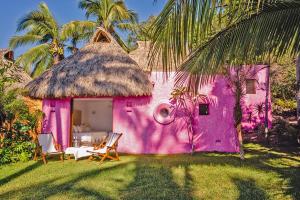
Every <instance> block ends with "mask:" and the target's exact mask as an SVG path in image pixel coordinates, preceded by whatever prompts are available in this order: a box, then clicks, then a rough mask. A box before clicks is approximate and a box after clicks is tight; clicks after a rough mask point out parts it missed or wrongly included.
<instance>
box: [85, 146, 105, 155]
mask: <svg viewBox="0 0 300 200" xmlns="http://www.w3.org/2000/svg"><path fill="white" fill-rule="evenodd" d="M106 150H107V147H104V148H101V149H97V150H92V151H88V152H90V153H94V154H97V153H100V154H105V153H106Z"/></svg>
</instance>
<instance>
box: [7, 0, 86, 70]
mask: <svg viewBox="0 0 300 200" xmlns="http://www.w3.org/2000/svg"><path fill="white" fill-rule="evenodd" d="M75 26H76V27H77V26H79V27H81V26H83V25H82V24H80V23H75V22H70V23H68V24H65V25H64V26H63V27H62V26H60V25H59V24H58V23H57V21H56V20H55V18H54V16H53V14H52V13H51V11H50V10H49V8H48V6H47V4H45V3H40V4H39V6H38V9H37V10H34V11H31V12H29V13H28V14H27V15H25V16H24V17H23V18H21V20H20V21H19V22H18V26H17V32H21V35H16V36H13V37H12V38H11V39H10V42H9V46H10V48H13V49H14V48H17V47H20V46H26V45H31V46H33V47H32V48H30V49H29V50H27V51H26V52H25V53H24V54H22V55H21V56H20V57H19V58H18V59H17V62H18V63H19V64H20V65H21V66H23V67H24V68H25V70H26V71H28V72H29V73H31V75H32V76H37V75H39V74H41V73H42V72H43V71H44V70H46V69H48V68H49V67H51V66H52V65H53V64H55V63H57V62H59V61H60V60H62V59H63V58H64V48H65V41H67V40H71V42H72V43H73V45H75V43H76V42H78V41H79V40H81V39H82V36H80V34H81V32H80V31H83V32H84V33H85V32H87V29H82V28H74V27H75ZM72 40H74V41H72ZM71 45H72V44H71ZM75 47H76V46H75Z"/></svg>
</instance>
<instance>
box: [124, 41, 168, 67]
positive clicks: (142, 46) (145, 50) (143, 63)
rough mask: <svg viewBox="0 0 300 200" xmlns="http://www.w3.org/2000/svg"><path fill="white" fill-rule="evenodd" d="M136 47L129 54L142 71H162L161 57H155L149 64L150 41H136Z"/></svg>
mask: <svg viewBox="0 0 300 200" xmlns="http://www.w3.org/2000/svg"><path fill="white" fill-rule="evenodd" d="M137 45H138V47H137V48H136V49H135V50H133V51H131V52H130V53H129V56H130V57H131V58H132V59H133V60H135V62H137V63H138V65H139V66H140V67H141V68H143V70H144V71H163V64H162V61H161V59H156V60H155V62H154V64H153V66H151V67H150V66H149V51H150V41H137Z"/></svg>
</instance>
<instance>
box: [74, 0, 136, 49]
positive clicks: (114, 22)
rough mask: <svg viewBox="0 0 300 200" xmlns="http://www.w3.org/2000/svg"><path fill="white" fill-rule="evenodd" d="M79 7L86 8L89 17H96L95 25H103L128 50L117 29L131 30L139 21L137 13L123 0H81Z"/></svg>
mask: <svg viewBox="0 0 300 200" xmlns="http://www.w3.org/2000/svg"><path fill="white" fill-rule="evenodd" d="M79 8H81V9H84V10H86V16H87V17H88V18H90V17H94V18H96V23H95V26H101V27H103V28H105V29H106V30H107V31H109V32H110V33H111V34H112V35H113V36H114V37H115V39H116V40H117V42H118V43H119V44H120V45H121V46H122V47H123V48H124V49H125V50H128V48H127V47H126V45H125V43H124V41H123V40H122V39H121V37H120V36H119V35H118V34H117V32H116V29H119V30H131V29H133V28H134V27H135V25H134V24H136V23H137V14H136V13H135V12H134V11H132V10H129V9H128V8H127V7H126V5H125V3H124V1H122V0H81V1H80V2H79Z"/></svg>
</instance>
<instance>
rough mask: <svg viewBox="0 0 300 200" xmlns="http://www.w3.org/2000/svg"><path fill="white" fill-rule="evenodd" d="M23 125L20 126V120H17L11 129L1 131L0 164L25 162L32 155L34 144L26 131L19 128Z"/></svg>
mask: <svg viewBox="0 0 300 200" xmlns="http://www.w3.org/2000/svg"><path fill="white" fill-rule="evenodd" d="M24 127H26V125H24V124H23V126H22V125H21V123H20V122H17V123H16V124H14V126H13V129H12V130H10V131H8V130H4V132H3V133H1V134H3V136H2V138H3V139H1V141H0V144H1V148H0V164H7V163H12V162H13V163H15V162H18V161H22V162H25V161H28V160H30V159H31V158H32V157H33V155H34V150H35V147H36V144H35V143H34V142H33V141H32V138H31V137H30V136H29V134H28V133H27V132H23V131H22V130H21V129H23V128H24ZM16 128H21V129H16Z"/></svg>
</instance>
